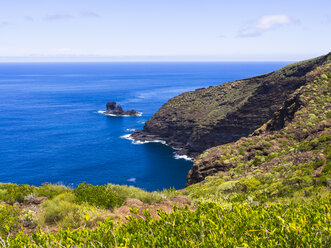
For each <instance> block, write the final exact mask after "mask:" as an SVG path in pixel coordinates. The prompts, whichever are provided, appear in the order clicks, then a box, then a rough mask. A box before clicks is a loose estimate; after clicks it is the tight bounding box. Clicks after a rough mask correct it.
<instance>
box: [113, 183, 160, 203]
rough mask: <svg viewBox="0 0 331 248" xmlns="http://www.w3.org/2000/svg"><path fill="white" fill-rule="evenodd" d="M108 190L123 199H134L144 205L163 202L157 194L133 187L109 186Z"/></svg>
mask: <svg viewBox="0 0 331 248" xmlns="http://www.w3.org/2000/svg"><path fill="white" fill-rule="evenodd" d="M108 188H109V189H110V190H112V191H114V192H116V193H117V194H118V195H120V196H121V197H123V198H124V199H126V198H135V199H139V200H141V201H142V202H146V203H155V202H160V201H162V200H163V197H162V195H161V194H160V193H158V192H147V191H144V190H142V189H139V188H136V187H133V186H127V185H114V184H109V185H108Z"/></svg>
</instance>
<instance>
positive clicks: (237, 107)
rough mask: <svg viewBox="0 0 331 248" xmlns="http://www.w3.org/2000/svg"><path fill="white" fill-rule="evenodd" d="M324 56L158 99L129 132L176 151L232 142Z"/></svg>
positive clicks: (254, 126)
mask: <svg viewBox="0 0 331 248" xmlns="http://www.w3.org/2000/svg"><path fill="white" fill-rule="evenodd" d="M329 55H330V54H329ZM329 55H325V56H321V57H318V58H315V59H311V60H306V61H302V62H299V63H295V64H291V65H288V66H286V67H284V68H282V69H280V70H278V71H275V72H272V73H268V74H264V75H261V76H257V77H253V78H248V79H244V80H238V81H234V82H229V83H225V84H222V85H219V86H214V87H209V88H203V89H198V90H195V91H191V92H186V93H183V94H181V95H179V96H177V97H174V98H172V99H170V100H169V101H168V102H167V103H166V104H164V105H163V106H162V107H161V108H160V109H159V110H158V111H157V112H156V113H155V114H154V116H153V117H152V118H151V119H150V120H149V121H147V122H146V124H145V126H144V129H143V130H142V131H137V132H136V133H134V134H133V135H132V137H133V138H135V139H137V140H148V139H162V140H165V141H166V142H167V144H168V145H170V146H173V147H175V148H181V149H182V150H181V151H180V152H179V153H181V154H189V155H191V156H196V155H198V154H200V153H201V152H203V151H204V150H205V149H207V148H210V147H213V146H217V145H220V144H225V143H229V142H232V141H236V140H238V139H240V138H241V137H245V136H248V135H249V134H250V133H252V132H253V131H254V130H255V129H257V128H258V127H260V126H261V125H262V124H263V123H265V122H266V121H268V120H269V119H270V118H271V117H272V115H273V113H274V112H275V111H277V110H278V109H279V108H280V107H281V106H282V104H283V102H284V101H285V99H286V98H287V97H288V95H290V94H291V93H293V92H294V91H295V90H296V89H298V88H299V87H301V86H302V85H305V84H306V74H307V73H308V72H310V71H312V70H313V69H315V68H316V67H317V66H320V65H322V64H324V63H326V61H327V58H328V56H329Z"/></svg>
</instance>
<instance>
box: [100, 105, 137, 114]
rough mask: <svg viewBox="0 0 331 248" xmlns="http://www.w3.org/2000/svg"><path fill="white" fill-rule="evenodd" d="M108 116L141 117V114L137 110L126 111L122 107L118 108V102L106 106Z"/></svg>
mask: <svg viewBox="0 0 331 248" xmlns="http://www.w3.org/2000/svg"><path fill="white" fill-rule="evenodd" d="M105 114H107V115H116V116H123V115H127V116H140V115H141V113H140V112H137V111H136V110H134V109H132V110H127V111H124V110H123V108H122V106H121V105H119V104H118V105H117V106H116V102H107V104H106V112H105Z"/></svg>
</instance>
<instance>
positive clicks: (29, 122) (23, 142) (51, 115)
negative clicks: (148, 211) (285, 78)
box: [0, 62, 288, 191]
mask: <svg viewBox="0 0 331 248" xmlns="http://www.w3.org/2000/svg"><path fill="white" fill-rule="evenodd" d="M286 64H288V62H267V63H260V62H259V63H224V62H223V63H0V182H13V183H20V184H22V183H27V184H32V185H41V184H42V183H44V182H49V183H62V184H64V185H67V186H73V187H75V186H76V185H77V184H79V183H81V182H84V181H86V182H87V183H91V184H94V185H102V184H107V183H114V184H127V185H134V186H137V187H140V188H143V189H146V190H149V191H152V190H162V189H163V188H170V187H175V188H176V189H180V188H183V187H184V186H185V180H186V175H187V173H188V171H189V169H190V168H191V166H192V162H191V161H187V160H184V159H178V158H177V159H176V157H175V156H174V150H172V149H171V148H170V147H167V146H165V145H162V144H160V143H148V144H132V142H131V141H130V140H127V139H125V138H123V136H125V135H127V134H129V133H131V131H128V129H136V128H142V127H143V125H144V122H145V121H147V120H148V119H149V118H151V116H152V115H153V113H155V112H156V111H157V110H158V109H159V108H160V107H161V106H162V105H163V104H164V103H165V102H166V101H167V100H168V99H169V98H171V97H173V96H176V95H178V94H180V93H182V92H185V91H190V90H194V89H197V88H202V87H208V86H211V85H218V84H221V83H224V82H227V81H232V80H236V79H242V78H246V77H251V76H255V75H259V74H263V73H267V72H271V71H274V70H277V69H279V68H281V67H283V66H284V65H286ZM108 101H116V102H118V103H120V104H121V105H122V106H123V108H124V109H125V110H129V109H135V110H137V111H139V112H143V115H142V116H141V117H111V116H105V115H103V114H100V113H98V111H100V110H105V105H106V103H107V102H108Z"/></svg>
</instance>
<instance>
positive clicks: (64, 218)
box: [39, 193, 82, 228]
mask: <svg viewBox="0 0 331 248" xmlns="http://www.w3.org/2000/svg"><path fill="white" fill-rule="evenodd" d="M75 199H76V198H75V196H74V195H73V194H71V193H64V194H61V195H58V196H57V197H55V198H54V199H52V200H48V201H46V202H44V203H43V204H42V208H43V215H41V217H40V218H39V222H40V223H41V224H57V225H59V226H60V227H65V228H66V227H79V226H80V225H81V221H82V217H81V216H79V206H78V205H77V204H76V203H74V201H75Z"/></svg>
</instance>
